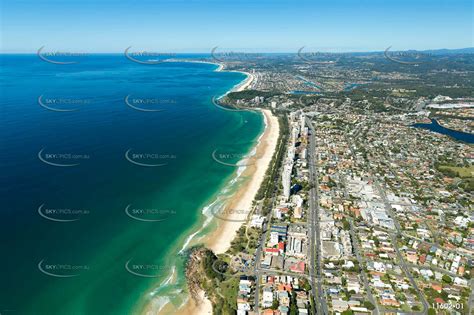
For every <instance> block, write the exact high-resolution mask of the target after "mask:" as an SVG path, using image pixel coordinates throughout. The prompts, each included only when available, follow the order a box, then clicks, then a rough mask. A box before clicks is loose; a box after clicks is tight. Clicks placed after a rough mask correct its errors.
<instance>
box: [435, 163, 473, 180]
mask: <svg viewBox="0 0 474 315" xmlns="http://www.w3.org/2000/svg"><path fill="white" fill-rule="evenodd" d="M439 169H440V170H441V171H443V170H444V171H447V172H449V173H453V174H456V176H457V177H463V178H466V177H474V165H473V166H469V167H457V166H447V165H440V166H439Z"/></svg>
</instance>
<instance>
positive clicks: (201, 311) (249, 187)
mask: <svg viewBox="0 0 474 315" xmlns="http://www.w3.org/2000/svg"><path fill="white" fill-rule="evenodd" d="M198 62H200V61H198ZM201 63H212V64H216V65H218V68H217V69H216V70H215V71H226V70H224V66H223V65H222V64H219V63H214V62H201ZM235 72H241V71H235ZM242 73H244V74H246V75H247V78H246V79H245V80H244V81H242V82H241V83H239V84H238V85H236V86H235V87H234V88H233V89H231V90H230V91H229V92H236V91H242V90H245V89H247V88H248V87H249V86H250V85H251V84H252V82H253V80H254V76H253V75H252V74H250V73H247V72H242ZM229 92H228V93H229ZM261 112H262V114H263V115H264V122H265V130H264V132H263V134H262V135H261V137H260V139H259V141H258V144H257V146H256V147H255V154H253V155H252V156H251V157H249V158H248V159H247V160H246V161H245V165H246V166H245V169H244V171H243V173H242V174H241V176H242V177H243V178H245V182H244V183H243V185H242V186H241V187H239V189H238V190H237V191H236V193H235V194H234V195H233V196H232V197H231V198H230V199H229V201H228V202H227V203H226V206H225V210H224V212H223V214H221V215H219V217H217V216H216V218H215V219H214V220H215V221H216V223H217V227H216V229H215V230H214V231H213V232H212V233H210V234H209V235H207V236H206V237H205V238H204V240H203V243H204V245H205V246H206V247H208V248H210V249H211V250H213V251H214V252H215V253H216V254H221V253H225V252H226V251H227V250H228V249H229V247H230V244H231V242H232V240H233V239H234V237H235V235H236V232H237V231H238V230H239V228H240V227H241V226H242V224H243V223H244V222H245V221H246V219H247V217H248V214H249V213H250V211H251V210H252V202H253V200H254V198H255V196H256V194H257V192H258V190H259V188H260V186H261V184H262V182H263V180H264V178H265V173H266V171H267V168H268V167H269V165H270V162H271V160H272V157H273V154H274V152H275V150H276V146H277V144H278V136H279V133H280V127H279V123H278V118H277V117H276V116H274V115H273V114H272V112H271V111H270V110H268V109H262V110H261ZM199 298H200V301H195V300H193V299H192V298H189V299H188V300H187V301H186V302H185V303H184V304H183V305H182V306H181V307H180V308H179V309H178V310H176V309H175V308H174V307H173V306H171V305H169V304H168V305H166V306H165V307H164V308H163V309H162V310H161V311H160V312H159V314H182V315H187V314H197V315H207V314H212V304H211V302H210V301H209V299H207V297H206V296H205V293H204V291H201V292H200V296H199ZM150 309H152V308H151V307H148V308H147V311H146V312H145V314H146V315H151V313H150ZM153 315H154V314H153Z"/></svg>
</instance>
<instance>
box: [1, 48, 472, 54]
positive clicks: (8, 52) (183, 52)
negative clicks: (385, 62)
mask: <svg viewBox="0 0 474 315" xmlns="http://www.w3.org/2000/svg"><path fill="white" fill-rule="evenodd" d="M43 47H44V46H43ZM304 47H305V46H302V47H300V48H298V49H302V48H304ZM391 48H392V46H389V47H387V48H385V49H382V50H366V51H364V50H354V51H350V50H349V51H325V50H308V51H307V52H304V53H314V52H318V53H322V54H357V53H383V52H384V51H386V50H387V49H390V51H392V52H401V51H419V52H423V51H437V50H448V51H450V50H451V51H452V50H466V49H474V46H470V47H461V48H431V49H423V50H419V49H403V50H396V49H391ZM39 49H40V48H39ZM39 49H38V50H35V51H27V52H25V51H0V55H8V54H21V55H36V54H38V51H39ZM125 50H126V49H124V50H122V51H77V50H72V49H63V50H59V49H54V50H50V51H48V52H52V53H57V52H63V53H84V54H124V52H125ZM138 52H142V53H143V52H160V53H169V54H176V55H180V54H200V55H203V54H204V55H206V54H207V55H212V49H210V50H207V51H180V52H174V51H172V50H167V51H166V52H165V51H164V50H162V51H159V50H156V49H144V50H139V51H138ZM219 53H246V54H249V55H256V54H285V55H288V54H293V55H297V54H299V53H300V52H299V51H298V50H295V51H281V52H280V51H251V52H250V51H248V50H246V49H236V50H233V49H231V50H222V52H219Z"/></svg>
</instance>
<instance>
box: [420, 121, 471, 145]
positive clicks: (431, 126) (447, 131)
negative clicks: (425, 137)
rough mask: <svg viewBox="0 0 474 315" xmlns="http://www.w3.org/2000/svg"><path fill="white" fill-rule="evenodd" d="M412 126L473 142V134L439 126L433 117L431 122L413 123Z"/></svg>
mask: <svg viewBox="0 0 474 315" xmlns="http://www.w3.org/2000/svg"><path fill="white" fill-rule="evenodd" d="M413 127H415V128H423V129H428V130H431V131H434V132H437V133H441V134H443V135H447V136H450V137H451V138H454V139H456V140H459V141H463V142H467V143H474V134H470V133H466V132H461V131H456V130H452V129H449V128H445V127H443V126H441V125H440V124H439V123H438V122H437V121H436V120H435V119H432V120H431V124H421V123H420V124H414V125H413Z"/></svg>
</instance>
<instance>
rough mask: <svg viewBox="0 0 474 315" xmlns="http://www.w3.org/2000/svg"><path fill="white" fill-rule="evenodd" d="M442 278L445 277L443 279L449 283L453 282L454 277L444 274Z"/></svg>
mask: <svg viewBox="0 0 474 315" xmlns="http://www.w3.org/2000/svg"><path fill="white" fill-rule="evenodd" d="M441 279H443V281H444V282H445V283H448V284H450V283H452V282H453V279H451V277H450V276H448V275H443V277H442V278H441Z"/></svg>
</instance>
